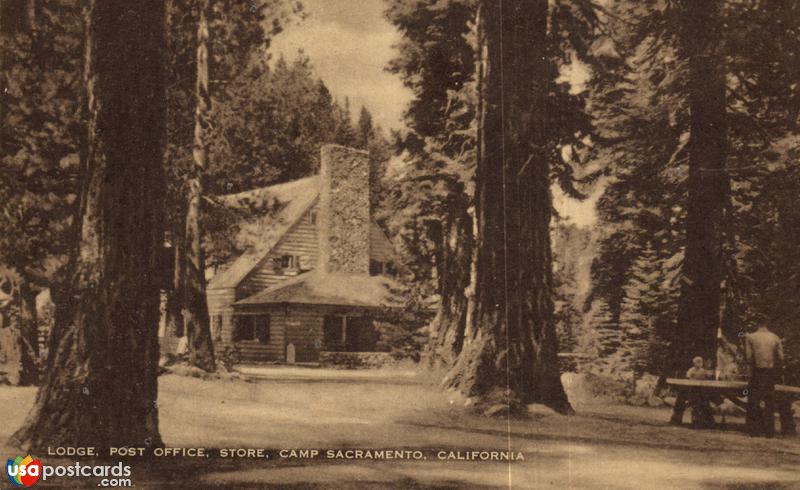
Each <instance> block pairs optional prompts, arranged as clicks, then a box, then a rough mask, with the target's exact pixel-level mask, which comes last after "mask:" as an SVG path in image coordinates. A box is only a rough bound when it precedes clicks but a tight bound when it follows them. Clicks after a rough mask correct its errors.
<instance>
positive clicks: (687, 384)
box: [667, 378, 800, 434]
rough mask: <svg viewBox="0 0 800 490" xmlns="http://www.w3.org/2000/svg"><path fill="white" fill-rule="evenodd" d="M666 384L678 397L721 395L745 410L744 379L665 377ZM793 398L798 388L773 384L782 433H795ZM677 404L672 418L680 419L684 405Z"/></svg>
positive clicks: (796, 395) (799, 390)
mask: <svg viewBox="0 0 800 490" xmlns="http://www.w3.org/2000/svg"><path fill="white" fill-rule="evenodd" d="M667 385H669V386H671V387H672V388H674V389H675V391H677V392H678V396H679V399H680V398H684V399H686V398H689V399H691V398H692V396H691V395H692V394H697V393H699V394H701V395H703V397H704V398H706V399H712V398H714V397H720V396H721V397H724V398H727V399H728V400H730V401H731V402H733V403H734V404H736V405H738V406H739V407H742V408H743V409H745V410H747V395H748V389H749V385H748V383H747V382H746V381H727V380H725V381H722V380H710V379H680V378H667ZM681 395H682V396H681ZM795 399H800V388H798V387H796V386H788V385H781V384H776V385H775V406H776V408H777V410H778V413H779V414H780V418H781V432H782V433H784V434H794V433H796V428H795V423H794V418H793V415H792V402H793V401H794V400H795ZM678 405H679V404H678V403H675V407H674V409H673V420H675V419H678V420H680V419H681V418H682V417H683V409H684V407H679V406H678ZM679 411H680V412H679Z"/></svg>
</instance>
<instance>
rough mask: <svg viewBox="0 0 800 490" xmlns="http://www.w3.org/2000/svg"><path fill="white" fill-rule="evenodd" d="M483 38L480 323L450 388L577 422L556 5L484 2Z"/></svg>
mask: <svg viewBox="0 0 800 490" xmlns="http://www.w3.org/2000/svg"><path fill="white" fill-rule="evenodd" d="M478 32H479V58H480V62H479V92H480V94H479V107H478V117H479V123H478V162H477V169H476V196H475V198H476V219H477V226H478V228H477V236H476V241H475V246H476V247H477V255H476V263H475V281H476V282H475V314H474V316H472V318H471V319H470V320H469V321H467V322H466V326H465V331H464V344H463V348H462V350H461V353H460V355H459V356H458V359H457V360H456V363H455V365H454V367H453V369H452V370H451V372H450V373H449V374H448V376H447V378H446V382H447V383H448V384H449V385H450V386H451V387H454V388H456V389H458V390H459V391H460V392H462V393H463V394H465V395H466V396H468V397H470V399H472V400H474V401H475V402H476V403H477V406H478V407H479V409H481V410H484V411H485V412H486V413H501V412H504V411H505V410H510V411H511V412H517V413H524V412H525V411H526V407H525V405H526V404H527V403H532V402H538V403H543V404H545V405H547V406H549V407H551V408H553V409H555V410H557V411H559V412H561V413H570V412H571V411H572V408H571V407H570V404H569V402H568V400H567V396H566V394H565V392H564V389H563V387H562V385H561V381H560V375H559V370H558V358H557V349H558V347H557V339H556V335H555V323H554V321H553V301H552V298H551V296H552V265H551V252H550V235H549V233H550V231H549V224H550V216H551V197H550V181H549V163H548V161H547V151H546V148H547V139H546V132H545V129H546V128H545V124H546V122H547V120H546V114H544V113H543V109H544V107H545V98H546V97H547V95H548V90H549V87H550V84H551V83H552V80H551V78H552V76H553V73H551V71H550V69H549V68H550V65H549V63H548V61H547V59H546V49H545V48H546V35H547V0H518V1H514V2H505V3H500V2H496V1H494V0H485V1H484V2H483V3H482V4H481V6H480V10H479V15H478Z"/></svg>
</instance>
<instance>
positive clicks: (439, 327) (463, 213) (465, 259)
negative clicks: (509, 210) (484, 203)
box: [430, 202, 473, 366]
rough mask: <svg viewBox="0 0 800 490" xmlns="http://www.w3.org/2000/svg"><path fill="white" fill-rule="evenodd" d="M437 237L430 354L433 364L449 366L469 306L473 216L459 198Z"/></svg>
mask: <svg viewBox="0 0 800 490" xmlns="http://www.w3.org/2000/svg"><path fill="white" fill-rule="evenodd" d="M448 212H449V216H448V218H447V220H446V221H445V222H444V223H443V228H444V231H443V233H442V234H441V236H440V237H439V240H438V241H439V249H440V252H439V254H438V255H439V258H438V260H437V262H438V264H437V270H438V282H439V295H440V297H441V301H442V303H441V307H440V308H439V312H438V315H437V317H436V318H435V319H434V321H433V327H434V335H432V336H431V345H430V351H431V357H432V360H433V361H434V365H437V366H438V365H442V366H452V365H453V363H454V362H455V360H456V357H457V356H458V354H459V353H460V352H461V348H462V346H463V344H464V329H465V326H466V322H467V316H468V312H469V310H470V306H471V299H470V284H471V265H472V256H473V253H472V252H473V246H472V241H473V226H472V223H473V220H472V217H471V216H470V214H469V212H468V210H467V209H465V208H464V203H462V202H451V203H450V205H449V207H448Z"/></svg>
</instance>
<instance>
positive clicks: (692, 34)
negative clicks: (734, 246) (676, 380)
mask: <svg viewBox="0 0 800 490" xmlns="http://www.w3.org/2000/svg"><path fill="white" fill-rule="evenodd" d="M682 9H683V11H682V16H683V23H682V26H681V27H682V31H681V34H682V39H681V41H682V47H683V49H685V53H686V55H687V56H688V61H689V102H690V111H691V119H690V138H689V146H688V148H689V180H688V194H689V195H688V202H687V205H686V252H685V258H684V263H683V283H682V286H681V293H680V299H679V303H678V331H677V332H676V336H675V339H674V341H673V349H674V355H673V356H672V357H673V359H674V360H675V365H674V366H673V369H674V370H676V371H679V372H682V371H685V370H686V369H688V367H689V366H690V365H691V359H692V357H694V356H698V355H699V356H703V358H704V359H715V358H716V348H717V340H716V334H717V329H718V328H719V326H720V303H721V288H720V285H721V282H722V280H723V277H724V257H723V241H724V236H723V231H724V222H723V220H724V210H725V209H726V207H727V203H728V201H729V199H730V197H729V182H728V175H727V173H726V171H725V159H726V152H727V124H726V103H725V68H724V61H723V57H722V55H721V54H720V53H719V49H720V38H721V37H720V34H721V33H720V30H721V29H722V26H721V24H720V22H719V17H720V2H719V1H717V0H707V1H703V2H695V1H685V2H684V3H683V4H682Z"/></svg>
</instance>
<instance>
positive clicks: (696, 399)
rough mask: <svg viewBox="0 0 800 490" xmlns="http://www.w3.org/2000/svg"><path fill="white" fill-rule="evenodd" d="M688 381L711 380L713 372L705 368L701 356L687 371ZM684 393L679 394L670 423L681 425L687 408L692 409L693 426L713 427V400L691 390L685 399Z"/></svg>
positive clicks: (695, 390) (698, 391)
mask: <svg viewBox="0 0 800 490" xmlns="http://www.w3.org/2000/svg"><path fill="white" fill-rule="evenodd" d="M686 377H687V378H688V379H710V378H711V377H712V371H710V370H708V369H706V368H705V367H704V361H703V358H702V357H700V356H697V357H695V358H694V359H692V367H691V368H689V370H688V371H686ZM682 395H683V393H679V395H678V399H677V400H676V401H675V408H674V409H673V412H672V419H671V420H670V423H672V424H680V423H681V419H683V412H684V410H686V406H687V405H688V406H690V407H692V425H693V426H695V427H711V426H713V425H715V422H714V416H713V415H712V413H711V400H710V399H709V397H708V396H707V395H705V394H703V392H702V391H701V390H698V389H690V390H689V391H688V394H687V396H686V397H685V398H684V396H682Z"/></svg>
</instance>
